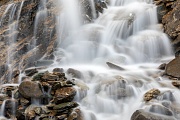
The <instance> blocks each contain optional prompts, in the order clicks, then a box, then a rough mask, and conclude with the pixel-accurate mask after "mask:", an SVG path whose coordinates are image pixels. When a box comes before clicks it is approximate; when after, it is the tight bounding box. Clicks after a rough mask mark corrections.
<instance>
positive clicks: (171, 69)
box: [165, 57, 180, 78]
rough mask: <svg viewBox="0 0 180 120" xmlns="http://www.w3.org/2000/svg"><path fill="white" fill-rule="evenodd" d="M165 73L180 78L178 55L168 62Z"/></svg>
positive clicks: (179, 58) (179, 59)
mask: <svg viewBox="0 0 180 120" xmlns="http://www.w3.org/2000/svg"><path fill="white" fill-rule="evenodd" d="M165 72H166V74H167V75H170V76H173V77H176V78H180V57H176V58H175V59H174V60H172V61H171V62H169V63H168V64H167V66H166V71H165Z"/></svg>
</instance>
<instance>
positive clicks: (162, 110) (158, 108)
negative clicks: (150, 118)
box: [149, 105, 173, 116]
mask: <svg viewBox="0 0 180 120" xmlns="http://www.w3.org/2000/svg"><path fill="white" fill-rule="evenodd" d="M149 111H150V112H153V113H157V114H163V115H168V116H173V113H172V111H170V110H169V109H168V108H166V107H164V106H161V105H152V106H151V107H150V109H149Z"/></svg>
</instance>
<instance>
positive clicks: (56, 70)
mask: <svg viewBox="0 0 180 120" xmlns="http://www.w3.org/2000/svg"><path fill="white" fill-rule="evenodd" d="M63 71H64V69H63V68H54V69H53V73H54V72H60V73H62V72H63Z"/></svg>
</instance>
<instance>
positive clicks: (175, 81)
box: [172, 80, 180, 88]
mask: <svg viewBox="0 0 180 120" xmlns="http://www.w3.org/2000/svg"><path fill="white" fill-rule="evenodd" d="M172 85H174V86H175V87H177V88H180V81H178V80H174V81H172Z"/></svg>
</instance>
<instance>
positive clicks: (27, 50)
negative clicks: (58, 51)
mask: <svg viewBox="0 0 180 120" xmlns="http://www.w3.org/2000/svg"><path fill="white" fill-rule="evenodd" d="M40 5H41V3H40V0H13V1H12V0H1V1H0V20H1V21H0V22H1V25H0V50H1V55H0V57H1V59H0V66H1V67H2V68H4V69H3V72H1V74H0V78H1V81H3V82H7V81H10V80H12V78H10V76H9V74H11V73H12V72H11V70H12V71H14V70H15V69H20V70H22V71H23V70H24V69H25V68H27V67H30V66H34V62H35V61H37V60H38V59H40V58H41V57H42V56H44V55H45V56H46V58H48V59H49V58H50V56H51V55H52V51H53V48H54V47H55V41H56V28H55V21H56V19H55V12H54V11H53V10H54V6H53V1H52V0H47V2H46V6H45V7H46V8H47V10H46V11H44V12H45V13H46V14H47V17H44V18H43V19H38V14H39V13H38V12H39V11H38V8H39V7H40ZM13 8H16V10H15V9H13ZM13 10H14V14H11V13H12V11H13ZM10 14H11V15H10ZM35 24H36V25H35ZM13 25H14V26H17V27H14V28H15V29H11V28H12V27H10V26H13ZM46 28H47V29H46ZM9 53H11V54H9ZM7 60H9V62H8V63H7ZM7 64H11V67H5V66H6V65H7Z"/></svg>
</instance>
